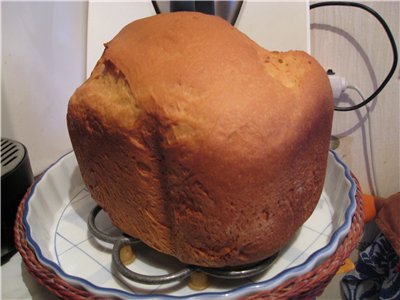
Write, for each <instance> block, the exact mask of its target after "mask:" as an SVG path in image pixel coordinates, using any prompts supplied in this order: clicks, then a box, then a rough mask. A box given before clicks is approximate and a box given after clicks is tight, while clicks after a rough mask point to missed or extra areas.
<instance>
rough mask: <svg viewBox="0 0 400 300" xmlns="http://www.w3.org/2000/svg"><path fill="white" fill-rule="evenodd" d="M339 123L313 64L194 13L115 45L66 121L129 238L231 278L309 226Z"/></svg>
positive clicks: (132, 31)
mask: <svg viewBox="0 0 400 300" xmlns="http://www.w3.org/2000/svg"><path fill="white" fill-rule="evenodd" d="M332 114H333V101H332V92H331V89H330V85H329V80H328V78H327V76H326V74H325V72H324V70H323V69H322V67H321V66H320V65H319V64H318V63H317V62H316V61H315V59H313V58H312V57H311V56H309V55H307V54H306V53H304V52H300V51H290V52H285V53H282V52H270V51H267V50H265V49H263V48H261V47H259V46H258V45H257V44H256V43H254V42H253V41H251V40H250V39H249V38H248V37H247V36H245V35H244V34H242V33H240V32H239V31H238V30H236V29H235V28H234V27H232V26H231V25H230V24H228V23H227V22H225V21H223V20H222V19H220V18H218V17H213V16H208V15H203V14H199V13H189V12H181V13H171V14H161V15H157V16H154V17H150V18H145V19H142V20H138V21H135V22H133V23H131V24H129V25H128V26H126V27H125V28H123V29H122V31H121V32H120V33H119V34H118V35H117V36H116V37H115V38H114V39H113V40H112V41H110V42H109V43H107V44H106V46H105V51H104V53H103V55H102V57H101V58H100V60H99V62H98V63H97V65H96V67H95V69H94V71H93V73H92V75H91V77H90V78H89V79H88V80H87V81H86V82H85V83H84V84H83V85H82V86H81V87H79V88H78V89H77V91H76V92H75V93H74V95H73V96H72V98H71V100H70V102H69V107H68V114H67V123H68V129H69V132H70V137H71V141H72V144H73V147H74V150H75V153H76V156H77V159H78V163H79V167H80V170H81V173H82V176H83V179H84V181H85V183H86V185H87V187H88V189H89V191H90V193H91V195H92V197H93V198H94V199H95V200H96V201H97V202H98V203H99V204H100V205H101V206H102V207H103V208H104V209H105V211H106V212H107V213H108V214H109V215H110V217H111V219H112V221H113V223H114V224H115V225H116V226H117V227H119V228H120V229H121V230H123V231H124V232H126V233H127V234H130V235H132V236H134V237H137V238H139V239H141V240H143V241H144V242H145V243H146V244H148V245H150V246H151V247H153V248H155V249H157V250H159V251H161V252H164V253H167V254H171V255H173V256H175V257H177V258H178V259H180V260H181V261H183V262H185V263H189V264H196V265H201V266H208V267H222V266H235V265H243V264H248V263H252V262H255V261H258V260H260V259H263V258H266V257H268V256H270V255H272V254H274V253H275V252H277V251H278V250H279V249H281V248H282V247H283V246H284V245H285V244H286V243H287V242H288V241H289V239H290V238H291V237H292V236H293V235H294V233H295V232H296V230H297V229H298V228H299V227H300V226H301V224H303V223H304V222H305V220H306V219H307V218H308V217H309V216H310V214H311V213H312V211H313V210H314V208H315V205H316V203H317V201H318V199H319V197H320V194H321V191H322V188H323V182H324V175H325V170H326V163H327V155H328V147H329V138H330V132H331V123H332Z"/></svg>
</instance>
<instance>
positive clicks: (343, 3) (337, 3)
mask: <svg viewBox="0 0 400 300" xmlns="http://www.w3.org/2000/svg"><path fill="white" fill-rule="evenodd" d="M322 6H351V7H357V8H361V9H363V10H365V11H367V12H369V13H370V14H372V15H373V16H374V17H375V18H376V19H377V20H378V21H379V23H380V24H381V25H382V27H383V28H384V30H385V32H386V35H387V37H388V38H389V41H390V45H391V46H392V51H393V63H392V67H391V68H390V71H389V73H388V74H387V76H386V78H385V79H384V80H383V81H382V83H381V85H380V86H379V87H378V88H377V89H376V90H375V92H373V93H372V94H371V96H369V97H368V98H367V99H365V100H364V101H362V102H361V103H358V104H356V105H353V106H349V107H335V110H336V111H351V110H356V109H359V108H360V107H363V106H364V105H366V104H368V103H369V102H371V101H372V100H373V99H374V98H375V97H377V96H378V95H379V93H380V92H381V91H382V90H383V88H384V87H385V86H386V84H387V83H388V82H389V80H390V79H391V78H392V76H393V74H394V72H395V71H396V67H397V61H398V54H397V47H396V42H395V40H394V37H393V34H392V32H391V31H390V28H389V26H388V25H387V24H386V22H385V20H384V19H383V18H382V17H381V16H380V15H379V14H378V13H377V12H376V11H375V10H373V9H372V8H371V7H369V6H366V5H364V4H361V3H357V2H349V1H327V2H319V3H314V4H311V5H310V9H314V8H318V7H322Z"/></svg>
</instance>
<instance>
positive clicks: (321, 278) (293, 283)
mask: <svg viewBox="0 0 400 300" xmlns="http://www.w3.org/2000/svg"><path fill="white" fill-rule="evenodd" d="M353 178H354V179H355V181H356V183H357V193H356V201H357V208H356V212H355V214H354V216H353V219H352V225H351V228H350V230H349V233H348V234H347V236H346V237H345V239H344V240H343V242H342V243H341V244H340V245H339V247H338V248H337V250H336V251H335V253H334V254H333V255H332V256H331V257H330V258H328V259H327V260H326V261H324V262H323V263H322V264H320V265H319V266H318V267H316V268H314V269H313V270H311V271H310V272H308V273H306V274H303V275H302V276H299V277H296V278H293V279H290V280H288V281H286V282H284V283H283V284H281V285H279V286H277V287H276V288H274V289H272V290H267V291H264V292H258V293H256V294H253V295H249V296H246V297H245V298H243V299H248V300H254V299H315V297H317V296H319V295H321V294H322V293H323V291H324V290H325V288H326V286H327V285H328V284H329V282H330V281H331V280H332V278H333V276H334V275H335V274H336V272H337V270H338V269H339V268H340V266H341V265H343V263H344V260H345V259H346V258H348V257H349V256H350V254H351V252H352V251H353V250H354V249H355V247H356V246H357V244H358V242H359V240H360V237H361V234H362V232H363V226H364V220H363V218H364V212H363V203H362V192H361V189H360V185H359V183H358V181H357V179H356V178H355V177H354V176H353ZM29 194H30V190H28V192H27V193H26V195H25V197H24V199H23V200H22V201H21V203H20V205H19V208H18V212H17V217H16V222H15V227H14V234H15V245H16V248H17V249H18V251H19V253H20V254H21V256H22V259H23V261H24V263H25V265H26V268H27V270H28V272H29V273H30V274H32V276H33V277H34V278H35V279H36V280H37V281H38V282H39V283H40V284H41V285H43V286H45V287H46V288H47V289H49V290H50V291H51V292H53V293H54V294H56V295H57V296H58V297H60V298H61V299H68V300H70V299H102V297H99V296H95V295H94V294H92V293H90V292H89V291H87V290H85V289H83V288H81V287H79V286H73V285H71V284H69V283H68V282H66V281H64V280H63V279H61V278H60V277H59V276H58V275H57V274H56V273H54V272H53V271H52V270H50V269H48V268H47V267H45V266H43V265H42V264H41V263H40V262H39V261H38V260H37V258H36V255H35V253H34V251H33V250H32V248H31V247H30V246H29V245H28V242H27V240H26V232H25V227H24V225H23V222H22V215H23V211H24V203H25V201H26V199H27V197H28V195H29ZM107 299H110V298H109V297H108V298H107Z"/></svg>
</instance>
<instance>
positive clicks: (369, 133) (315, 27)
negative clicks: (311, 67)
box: [310, 1, 400, 197]
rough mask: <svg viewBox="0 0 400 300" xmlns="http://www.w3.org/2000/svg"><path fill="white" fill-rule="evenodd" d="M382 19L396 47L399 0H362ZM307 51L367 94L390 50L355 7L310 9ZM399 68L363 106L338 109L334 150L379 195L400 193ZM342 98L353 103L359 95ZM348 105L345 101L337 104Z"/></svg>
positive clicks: (368, 17)
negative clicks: (353, 109) (386, 0)
mask: <svg viewBox="0 0 400 300" xmlns="http://www.w3.org/2000/svg"><path fill="white" fill-rule="evenodd" d="M363 3H364V4H366V5H368V6H370V7H372V8H373V9H375V10H376V11H377V12H378V13H380V14H381V16H382V17H383V18H384V19H385V20H386V22H387V24H388V25H389V27H390V28H391V31H392V32H393V35H394V37H395V39H396V42H397V47H399V40H400V38H399V16H400V12H399V6H400V3H399V2H397V1H390V2H383V1H381V2H377V1H374V2H371V1H368V2H363ZM310 18H311V49H312V50H311V52H312V54H313V55H314V56H315V57H316V58H317V59H318V60H319V61H320V63H321V64H322V65H323V66H324V67H325V68H326V69H329V68H331V69H333V70H334V71H335V72H336V74H338V75H341V76H345V77H346V79H347V81H348V82H349V83H351V84H353V85H356V86H357V87H359V89H360V90H361V91H362V92H363V94H364V95H365V96H366V97H367V96H369V95H370V94H371V93H372V92H373V91H374V90H375V89H376V88H377V86H378V85H379V84H380V83H381V82H382V80H383V79H384V78H385V77H386V74H387V72H388V71H389V69H390V67H391V63H392V51H391V48H390V45H389V42H388V39H387V37H386V35H385V32H384V30H383V29H382V27H381V25H380V24H379V23H378V22H377V21H376V20H375V19H374V17H373V16H371V15H370V14H368V13H367V12H364V11H363V10H360V9H358V8H349V7H324V8H317V9H315V10H312V11H311V16H310ZM399 78H400V77H399V67H398V68H397V70H396V72H395V74H394V76H393V78H392V80H391V81H390V83H389V84H388V85H387V86H386V88H385V89H384V90H383V92H382V93H381V94H380V95H379V96H378V98H377V99H376V100H374V101H373V103H371V104H370V105H369V106H368V107H369V113H368V114H367V110H366V108H362V109H360V110H358V111H355V112H336V113H335V117H334V124H333V134H334V135H336V136H338V137H340V143H341V144H340V146H339V148H338V149H337V152H338V153H339V154H340V155H341V157H342V158H343V160H344V161H345V162H346V163H347V164H348V165H349V166H350V168H351V169H352V171H353V172H354V174H355V175H356V177H358V179H359V180H360V183H361V187H362V189H363V191H364V192H366V193H374V194H377V195H380V196H383V197H386V196H389V195H390V194H392V193H395V192H398V191H400V161H399V157H400V147H399V141H400V108H399V102H400V101H399V100H400V96H399ZM347 94H348V96H347V97H346V96H345V97H343V98H342V100H346V98H347V99H348V100H350V101H354V102H356V103H358V102H360V96H359V95H358V94H357V93H356V92H354V91H351V90H349V91H347ZM341 104H342V105H347V104H346V103H341Z"/></svg>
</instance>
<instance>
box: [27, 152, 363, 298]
mask: <svg viewBox="0 0 400 300" xmlns="http://www.w3.org/2000/svg"><path fill="white" fill-rule="evenodd" d="M329 152H330V154H331V155H332V156H333V158H334V160H335V162H337V163H338V164H339V165H340V166H341V167H342V168H343V170H344V176H345V179H346V180H347V181H348V182H349V183H350V188H349V192H348V199H349V200H350V204H349V206H348V207H347V209H346V212H345V214H344V222H343V224H341V225H340V226H339V227H338V229H337V230H336V231H335V232H334V233H333V234H332V236H331V237H330V240H329V242H328V244H327V245H325V246H324V247H322V248H320V249H318V250H317V251H315V252H314V253H312V254H311V255H310V256H309V257H308V258H307V259H306V260H305V261H304V262H303V263H301V264H300V265H297V266H295V267H291V268H288V269H286V270H283V271H281V272H280V273H278V274H277V275H275V276H274V277H273V278H270V279H268V280H264V281H260V282H255V283H249V284H245V285H242V286H239V287H236V288H233V289H231V290H228V291H223V292H199V293H193V294H191V295H182V296H178V295H165V294H153V293H152V294H135V293H130V292H127V291H123V290H118V289H114V288H105V287H100V286H97V285H95V284H93V283H92V282H90V281H88V280H86V279H84V278H80V277H77V276H72V275H69V274H67V273H66V272H65V271H64V270H63V269H62V268H61V267H60V266H59V265H57V264H56V263H55V262H53V261H51V260H50V259H48V258H47V257H46V256H45V255H44V254H43V252H42V249H41V248H40V246H39V244H38V243H37V242H36V241H35V240H34V238H33V236H32V233H31V226H30V224H29V222H28V220H27V216H28V213H29V205H30V200H31V198H32V196H33V195H34V192H35V190H36V188H37V186H38V185H39V184H40V182H41V180H42V179H43V177H44V175H45V174H46V173H47V172H49V171H50V170H51V169H52V168H53V167H54V166H56V165H57V164H58V163H60V162H61V161H62V160H63V159H64V158H65V157H66V156H68V155H70V154H71V153H73V152H72V151H71V152H68V153H66V154H65V155H63V156H62V157H60V158H59V159H58V160H57V161H56V162H54V163H53V164H52V165H50V166H49V167H48V168H47V169H46V171H45V172H43V174H42V175H41V176H40V178H39V179H38V180H36V182H35V183H34V184H33V185H32V188H31V190H30V192H29V194H28V196H27V198H26V201H25V203H24V207H23V215H22V222H23V225H24V227H25V231H26V239H27V241H28V244H29V245H30V246H31V247H32V248H33V250H34V252H35V254H36V256H37V259H38V260H39V261H40V263H41V264H43V265H44V266H47V267H48V268H50V269H51V270H53V271H54V272H55V273H56V274H57V275H58V276H59V277H61V278H62V279H63V280H65V281H67V282H68V283H70V284H73V285H78V286H81V287H83V288H85V289H86V290H88V291H89V292H91V293H94V294H96V295H98V296H114V297H115V296H117V297H122V298H126V297H129V298H135V299H146V298H154V297H157V298H159V299H182V298H184V299H195V298H202V299H204V298H215V297H226V298H228V297H239V296H245V295H246V294H254V293H256V292H261V291H265V290H269V289H272V288H274V287H276V286H279V285H280V284H282V283H284V282H285V281H286V280H288V279H290V278H293V277H294V276H298V275H301V274H304V273H306V272H309V271H311V270H312V269H313V268H314V267H315V266H316V264H317V263H318V259H320V258H321V256H324V255H325V256H326V257H325V256H324V259H326V258H327V257H328V256H329V254H333V253H334V252H335V251H336V249H337V247H338V245H339V243H340V242H341V241H342V240H343V239H344V237H345V235H346V234H347V232H348V231H349V229H350V227H351V224H352V217H353V215H354V213H355V211H356V206H357V204H356V192H357V185H356V182H355V181H354V179H353V177H352V176H351V172H350V170H349V168H348V167H347V166H346V165H345V164H344V163H343V162H342V161H341V159H340V158H339V157H338V155H337V154H336V153H335V152H334V151H332V150H330V151H329ZM299 273H301V274H299ZM289 274H290V277H288V275H289Z"/></svg>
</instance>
